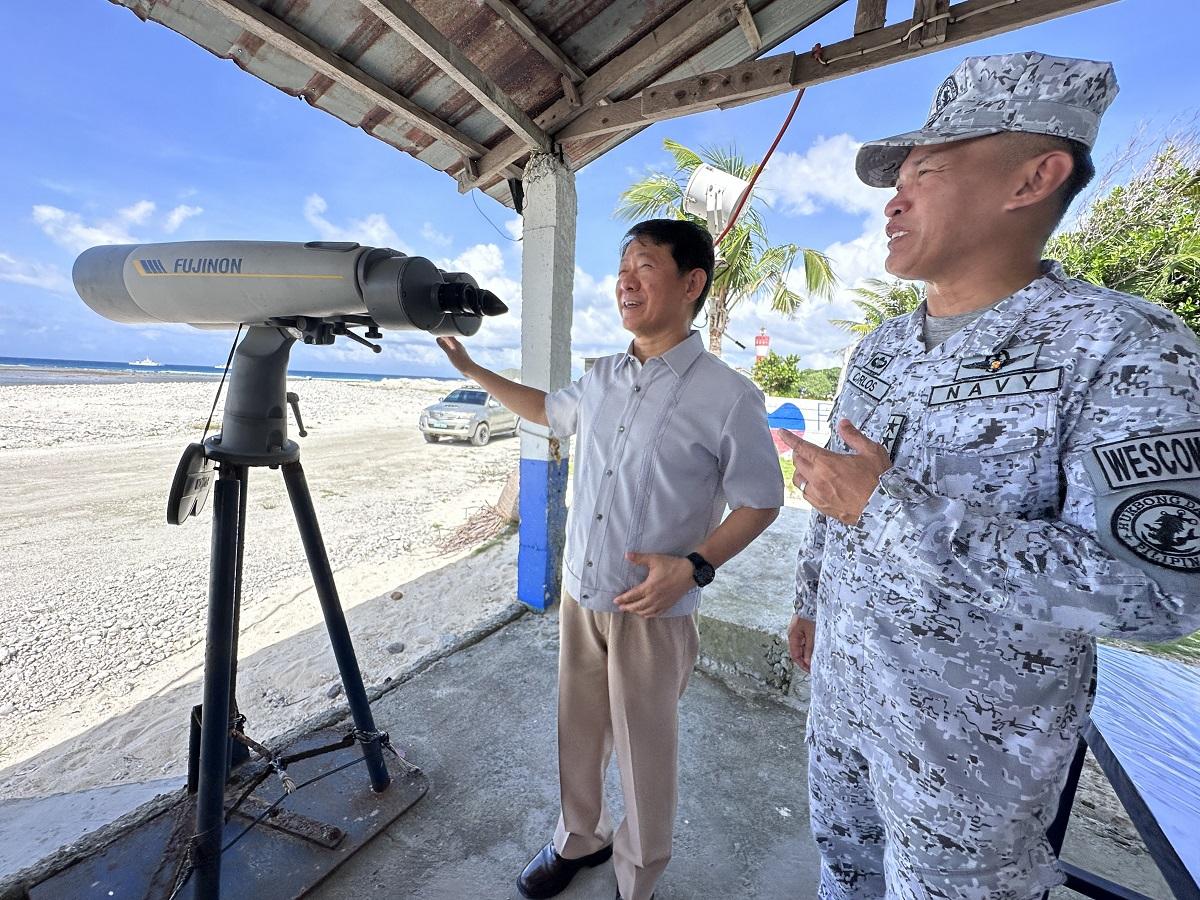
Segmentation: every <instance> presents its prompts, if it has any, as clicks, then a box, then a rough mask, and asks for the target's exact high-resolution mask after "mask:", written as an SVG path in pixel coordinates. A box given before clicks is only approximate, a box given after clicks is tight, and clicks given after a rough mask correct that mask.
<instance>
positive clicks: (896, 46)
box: [485, 0, 1115, 159]
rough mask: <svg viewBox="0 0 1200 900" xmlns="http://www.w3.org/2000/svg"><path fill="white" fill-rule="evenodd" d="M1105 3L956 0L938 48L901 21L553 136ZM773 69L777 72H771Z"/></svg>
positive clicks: (663, 92) (629, 105)
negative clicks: (914, 41)
mask: <svg viewBox="0 0 1200 900" xmlns="http://www.w3.org/2000/svg"><path fill="white" fill-rule="evenodd" d="M1113 2H1115V0H1015V2H1012V3H1008V4H1005V5H1002V6H998V5H997V2H996V0H964V2H962V3H958V4H956V5H954V6H951V7H950V8H949V10H948V13H949V15H948V16H946V17H945V18H942V19H941V20H940V21H941V22H942V23H944V25H945V31H944V37H943V40H942V41H941V42H939V43H931V44H928V45H924V46H922V45H918V46H917V47H915V48H913V47H910V46H909V42H910V40H911V38H912V37H913V36H914V35H917V34H921V33H922V32H923V29H925V28H928V27H929V26H930V24H933V23H928V22H925V21H911V20H910V21H908V22H901V23H898V24H896V25H890V26H888V27H886V28H880V29H875V30H871V31H868V32H865V33H863V34H860V35H856V36H855V37H852V38H849V39H847V40H844V41H839V42H838V43H836V44H830V45H829V46H828V47H819V48H817V49H815V50H814V52H812V53H807V54H804V55H801V56H796V55H795V54H791V53H782V54H779V55H778V56H768V57H767V58H765V59H760V60H757V61H755V62H752V63H744V64H743V65H740V66H730V67H729V68H727V69H718V70H716V71H714V72H708V73H705V74H704V75H698V76H693V77H692V78H686V79H682V80H680V81H673V82H669V83H666V84H658V85H654V86H652V87H650V88H647V89H646V90H644V91H643V92H642V96H640V97H633V98H631V99H629V100H622V101H621V102H619V103H614V104H611V105H610V106H606V107H603V108H601V109H592V110H588V111H587V112H586V113H584V114H583V115H582V116H580V117H579V118H578V119H576V120H575V121H574V122H572V123H571V124H569V125H567V126H566V127H565V128H563V129H562V130H561V131H559V132H557V133H556V134H555V135H554V137H555V140H557V141H560V142H563V141H571V140H583V139H586V138H591V137H597V136H600V135H606V134H618V133H626V132H633V131H637V130H639V129H641V128H645V127H646V126H647V125H650V124H652V123H654V122H659V121H663V120H665V119H672V118H676V117H678V116H683V115H689V114H690V113H694V112H701V111H704V110H706V109H713V108H715V107H720V106H727V105H736V104H737V103H739V102H745V101H746V100H754V99H763V98H765V97H770V96H773V95H775V94H780V93H785V92H787V91H792V90H795V89H797V88H803V87H808V86H809V85H813V84H820V83H822V82H825V81H832V80H834V79H836V78H841V77H843V76H846V75H854V74H857V73H859V72H865V71H868V70H869V69H876V68H880V67H881V66H885V65H889V64H891V63H894V62H900V61H901V60H905V59H912V58H914V57H917V56H924V55H925V54H926V53H932V52H934V51H935V50H941V49H944V48H946V47H954V46H958V45H960V44H966V43H969V42H971V41H976V40H980V39H981V38H985V37H991V36H992V35H996V34H1002V33H1003V32H1006V31H1011V30H1013V29H1015V28H1023V27H1025V26H1026V25H1034V24H1037V23H1038V22H1044V21H1046V20H1047V19H1053V18H1057V17H1059V16H1064V15H1068V14H1070V13H1074V12H1082V11H1083V10H1086V9H1092V8H1094V7H1097V6H1104V5H1106V4H1108V3H1113ZM789 57H790V58H791V60H790V64H789V60H788V58H789ZM756 67H760V68H756ZM780 68H782V69H783V71H776V70H777V69H780ZM784 72H786V77H784ZM739 82H741V83H743V84H744V85H745V88H744V90H742V91H741V92H740V93H739V91H738V90H737V87H738V85H739ZM485 159H486V157H485Z"/></svg>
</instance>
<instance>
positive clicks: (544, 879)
mask: <svg viewBox="0 0 1200 900" xmlns="http://www.w3.org/2000/svg"><path fill="white" fill-rule="evenodd" d="M612 852H613V851H612V844H609V845H608V846H607V847H604V848H603V849H601V850H597V851H596V852H595V853H591V854H589V855H588V856H581V857H579V858H578V859H566V858H564V857H562V856H559V855H558V853H557V852H556V851H555V849H554V842H553V841H551V842H550V843H549V844H547V845H546V846H545V847H543V848H542V849H541V850H540V851H538V855H537V856H535V857H534V858H533V859H531V860H530V861H529V865H527V866H526V867H525V871H523V872H522V873H521V877H520V878H518V879H517V890H518V891H520V892H521V896H522V897H528V898H529V900H544V898H546V897H554V896H557V895H558V894H560V893H561V892H562V891H563V889H564V888H566V886H567V885H568V884H570V883H571V879H572V878H574V877H575V873H576V872H578V871H579V870H580V869H582V868H585V867H592V866H598V865H600V863H602V862H606V861H607V860H608V858H609V857H610V856H612Z"/></svg>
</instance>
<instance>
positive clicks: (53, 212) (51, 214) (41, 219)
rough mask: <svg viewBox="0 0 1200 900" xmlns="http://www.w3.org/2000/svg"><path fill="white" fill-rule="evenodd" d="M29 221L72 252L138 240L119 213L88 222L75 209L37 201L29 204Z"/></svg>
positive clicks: (127, 219) (128, 221)
mask: <svg viewBox="0 0 1200 900" xmlns="http://www.w3.org/2000/svg"><path fill="white" fill-rule="evenodd" d="M129 209H134V207H130V208H129ZM33 221H34V222H35V223H37V225H38V227H40V228H41V229H42V231H44V232H45V233H46V234H47V236H49V238H50V239H51V240H52V241H54V242H55V243H56V244H59V245H60V246H62V247H66V248H67V249H68V250H70V251H71V252H72V253H80V252H82V251H84V250H86V249H87V248H88V247H95V246H97V245H98V244H137V243H139V241H138V239H137V238H136V237H134V236H133V234H131V233H130V231H129V228H128V225H129V224H130V221H131V220H130V219H129V218H127V217H125V216H124V215H123V214H122V213H118V215H117V217H116V218H115V219H104V220H101V221H98V222H94V223H88V222H85V221H84V220H83V217H82V216H81V215H79V213H74V212H67V211H66V210H65V209H59V208H58V207H57V206H48V205H45V204H39V205H37V206H35V207H34V208H33Z"/></svg>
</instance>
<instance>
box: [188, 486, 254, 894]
mask: <svg viewBox="0 0 1200 900" xmlns="http://www.w3.org/2000/svg"><path fill="white" fill-rule="evenodd" d="M220 468H221V477H220V479H219V480H218V481H217V485H216V487H215V488H214V490H213V494H214V498H213V532H212V556H211V559H210V561H209V571H208V634H207V637H206V639H205V646H204V706H203V713H202V716H201V722H200V772H199V786H198V788H197V796H196V836H195V837H194V838H193V839H192V860H193V863H194V865H195V878H196V893H195V897H196V898H197V900H216V898H218V897H220V895H221V838H222V831H223V828H224V820H225V779H226V773H227V771H228V765H229V686H230V681H231V679H232V673H233V619H234V606H235V604H236V600H237V555H238V554H237V546H238V509H239V505H240V495H241V484H242V478H241V474H242V473H241V468H242V467H241V466H237V465H232V464H230V463H222V464H221V467H220Z"/></svg>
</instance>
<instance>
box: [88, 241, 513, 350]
mask: <svg viewBox="0 0 1200 900" xmlns="http://www.w3.org/2000/svg"><path fill="white" fill-rule="evenodd" d="M71 275H72V278H73V280H74V282H75V289H76V290H77V291H78V292H79V296H80V297H81V298H83V301H84V302H85V303H87V305H88V306H90V307H91V308H92V309H93V310H95V311H96V312H97V313H99V314H100V315H102V316H104V317H106V318H109V319H112V320H114V321H116V322H125V323H131V324H138V323H159V322H180V323H186V324H190V325H195V326H197V327H202V328H222V327H237V326H238V325H258V324H265V323H271V322H278V321H279V320H286V319H300V318H303V319H305V320H308V321H310V322H311V321H317V320H323V321H325V322H328V323H331V324H338V325H345V324H346V323H354V324H364V323H365V324H369V325H374V326H377V327H379V328H400V329H420V330H424V331H428V332H430V333H431V334H444V335H452V334H459V335H471V334H474V333H475V332H477V331H478V330H479V327H480V325H481V324H482V320H483V317H484V316H498V315H501V314H503V313H505V312H507V311H508V307H507V306H505V305H504V303H503V302H502V301H501V300H500V298H499V297H497V296H496V295H495V294H493V293H492V292H491V291H488V290H483V289H481V288H480V287H479V285H478V284H477V283H476V281H475V279H474V278H473V277H471V275H469V274H468V273H466V272H444V271H442V270H441V269H439V268H438V267H437V266H436V265H434V264H433V263H432V262H430V261H429V260H428V259H425V258H424V257H420V256H408V255H406V254H404V253H400V252H399V251H396V250H392V249H389V248H386V247H364V246H361V245H359V244H355V243H343V242H330V241H310V242H309V243H306V244H298V243H284V242H275V241H190V242H181V243H165V244H136V245H134V244H128V245H119V246H104V247H92V248H91V249H90V250H85V251H84V252H83V253H82V254H81V255H80V256H79V258H78V259H77V260H76V261H75V267H74V269H73V270H72V273H71Z"/></svg>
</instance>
